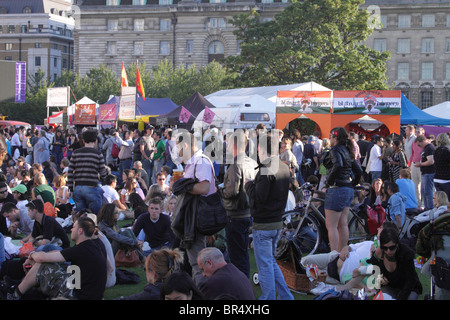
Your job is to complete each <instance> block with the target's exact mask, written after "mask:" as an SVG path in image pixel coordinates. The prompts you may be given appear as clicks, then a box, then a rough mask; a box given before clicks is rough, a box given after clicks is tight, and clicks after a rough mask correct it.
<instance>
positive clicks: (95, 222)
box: [86, 213, 97, 226]
mask: <svg viewBox="0 0 450 320" xmlns="http://www.w3.org/2000/svg"><path fill="white" fill-rule="evenodd" d="M86 217H88V218H89V219H91V220H92V221H94V224H95V226H97V216H96V215H95V214H93V213H87V214H86Z"/></svg>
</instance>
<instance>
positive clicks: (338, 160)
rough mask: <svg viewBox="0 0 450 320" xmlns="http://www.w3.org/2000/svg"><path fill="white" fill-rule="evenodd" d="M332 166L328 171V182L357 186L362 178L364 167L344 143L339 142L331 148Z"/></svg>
mask: <svg viewBox="0 0 450 320" xmlns="http://www.w3.org/2000/svg"><path fill="white" fill-rule="evenodd" d="M329 153H330V157H331V165H332V167H331V168H327V169H329V172H328V179H327V184H328V185H329V186H337V187H352V186H356V185H357V184H358V183H359V180H360V179H361V174H362V169H361V167H360V165H359V164H358V162H356V160H355V159H352V158H351V157H350V152H349V151H348V149H347V147H346V146H345V145H343V144H337V145H335V146H334V147H333V148H331V150H330V152H329Z"/></svg>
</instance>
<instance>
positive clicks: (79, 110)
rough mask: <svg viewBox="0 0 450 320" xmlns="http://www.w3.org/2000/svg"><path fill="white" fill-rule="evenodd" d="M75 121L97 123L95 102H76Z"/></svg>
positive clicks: (85, 123) (88, 123) (78, 122)
mask: <svg viewBox="0 0 450 320" xmlns="http://www.w3.org/2000/svg"><path fill="white" fill-rule="evenodd" d="M73 123H74V124H84V125H91V126H93V125H95V104H75V114H74V120H73Z"/></svg>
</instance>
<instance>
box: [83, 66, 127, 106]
mask: <svg viewBox="0 0 450 320" xmlns="http://www.w3.org/2000/svg"><path fill="white" fill-rule="evenodd" d="M80 92H81V93H82V94H83V96H87V97H88V98H89V99H91V100H93V101H96V102H97V103H100V104H102V103H105V102H106V101H108V98H109V96H110V95H119V94H120V80H119V78H118V77H117V75H116V74H115V73H114V72H113V71H112V70H111V69H110V68H108V67H106V66H104V65H103V64H101V65H100V66H98V67H94V68H92V69H90V70H89V72H88V73H86V75H85V76H84V78H83V80H82V81H81V85H80ZM81 98H83V97H77V99H81Z"/></svg>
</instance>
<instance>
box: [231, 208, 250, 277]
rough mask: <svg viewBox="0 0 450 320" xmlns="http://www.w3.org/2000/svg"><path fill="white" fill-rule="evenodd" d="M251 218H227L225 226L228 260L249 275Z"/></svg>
mask: <svg viewBox="0 0 450 320" xmlns="http://www.w3.org/2000/svg"><path fill="white" fill-rule="evenodd" d="M251 226H252V218H251V217H248V218H229V220H228V224H227V225H226V227H225V232H226V236H227V245H228V253H229V254H230V261H231V263H233V264H234V265H235V266H236V268H238V269H239V270H241V271H242V272H243V273H244V274H245V275H246V276H247V277H250V260H249V257H248V244H249V231H250V227H251Z"/></svg>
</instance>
